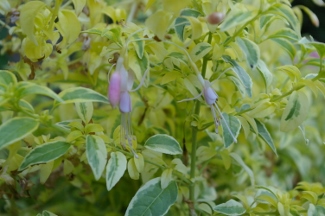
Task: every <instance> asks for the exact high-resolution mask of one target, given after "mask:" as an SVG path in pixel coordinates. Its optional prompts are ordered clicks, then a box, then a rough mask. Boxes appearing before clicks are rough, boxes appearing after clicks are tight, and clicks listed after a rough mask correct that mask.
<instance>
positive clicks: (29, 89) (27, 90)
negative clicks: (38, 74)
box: [17, 82, 63, 102]
mask: <svg viewBox="0 0 325 216" xmlns="http://www.w3.org/2000/svg"><path fill="white" fill-rule="evenodd" d="M17 87H18V91H19V92H20V96H21V97H25V96H26V95H33V94H40V95H45V96H48V97H51V98H53V99H55V100H56V101H58V102H63V100H62V99H61V98H60V97H59V96H58V95H57V94H56V93H55V92H54V91H52V90H51V89H50V88H48V87H46V86H40V85H37V84H34V83H31V82H19V83H18V86H17Z"/></svg>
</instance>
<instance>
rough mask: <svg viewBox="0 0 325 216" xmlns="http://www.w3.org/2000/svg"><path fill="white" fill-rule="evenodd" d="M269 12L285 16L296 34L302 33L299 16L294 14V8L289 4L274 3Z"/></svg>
mask: <svg viewBox="0 0 325 216" xmlns="http://www.w3.org/2000/svg"><path fill="white" fill-rule="evenodd" d="M269 12H270V13H273V14H275V15H279V16H280V17H282V18H284V19H285V20H286V21H287V22H288V23H289V24H290V26H291V27H292V29H293V30H294V31H295V32H296V34H300V24H299V21H298V19H297V16H296V15H295V14H294V12H293V10H292V8H290V7H289V6H288V5H286V4H283V3H276V4H274V5H272V7H271V8H270V10H269Z"/></svg>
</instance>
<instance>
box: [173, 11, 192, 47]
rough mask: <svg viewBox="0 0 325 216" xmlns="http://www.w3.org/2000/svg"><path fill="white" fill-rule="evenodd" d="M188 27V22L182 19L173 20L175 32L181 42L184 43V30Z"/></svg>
mask: <svg viewBox="0 0 325 216" xmlns="http://www.w3.org/2000/svg"><path fill="white" fill-rule="evenodd" d="M187 25H190V22H189V21H188V20H187V19H186V18H184V17H177V18H176V19H175V32H176V35H177V36H178V38H179V39H180V40H181V41H184V28H185V26H187Z"/></svg>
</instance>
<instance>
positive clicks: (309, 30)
mask: <svg viewBox="0 0 325 216" xmlns="http://www.w3.org/2000/svg"><path fill="white" fill-rule="evenodd" d="M292 5H305V6H306V7H308V8H309V9H311V10H312V11H313V12H314V13H315V14H316V15H317V17H318V19H319V27H318V28H317V27H315V26H314V25H313V24H312V23H311V21H310V19H309V18H308V16H307V15H306V14H305V13H304V12H303V13H304V21H303V25H302V30H301V33H302V34H303V35H311V36H313V38H314V39H315V40H317V41H321V42H325V7H319V6H317V5H316V4H314V3H313V1H312V0H294V1H293V3H292Z"/></svg>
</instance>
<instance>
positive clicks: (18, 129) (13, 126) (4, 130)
mask: <svg viewBox="0 0 325 216" xmlns="http://www.w3.org/2000/svg"><path fill="white" fill-rule="evenodd" d="M38 125H39V122H38V121H37V120H35V119H32V118H28V117H15V118H12V119H10V120H8V121H6V122H5V123H3V124H2V125H1V126H0V137H1V139H0V149H2V148H4V147H6V146H8V145H10V144H12V143H14V142H16V141H18V140H21V139H23V138H24V137H26V136H27V135H29V134H31V133H32V132H33V131H35V130H36V129H37V128H38Z"/></svg>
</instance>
